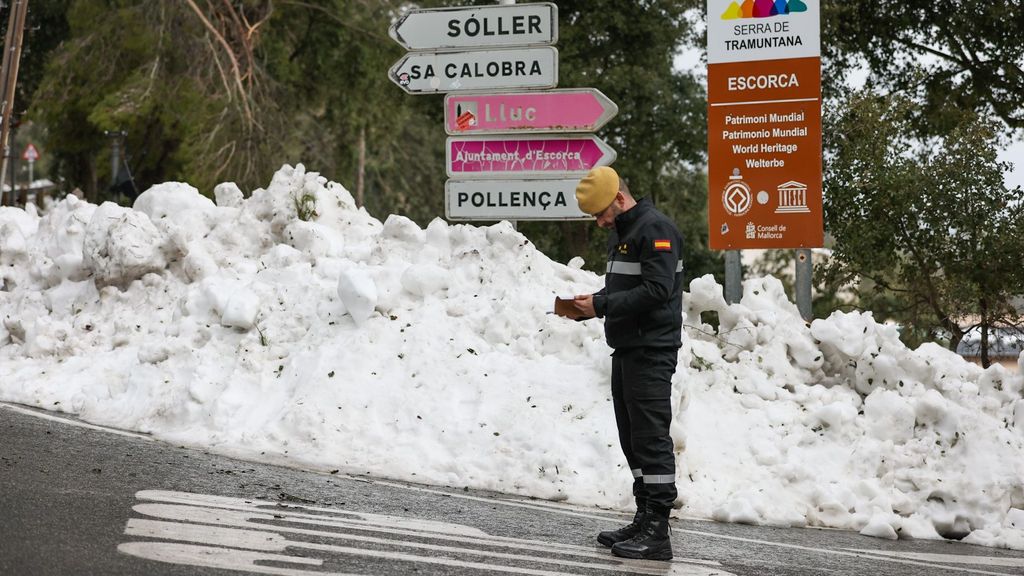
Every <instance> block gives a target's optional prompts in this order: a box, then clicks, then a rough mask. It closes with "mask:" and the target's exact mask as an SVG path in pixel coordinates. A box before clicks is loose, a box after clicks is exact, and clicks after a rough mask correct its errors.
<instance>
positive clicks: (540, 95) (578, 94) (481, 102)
mask: <svg viewBox="0 0 1024 576" xmlns="http://www.w3.org/2000/svg"><path fill="white" fill-rule="evenodd" d="M618 111H619V108H618V106H616V105H615V103H614V102H612V101H611V100H609V99H608V97H607V96H605V95H604V94H602V93H601V92H600V91H599V90H596V89H594V88H570V89H566V90H548V91H543V92H517V93H507V94H465V95H449V96H447V97H446V98H445V114H444V117H445V130H447V132H448V133H449V134H453V135H454V134H474V133H487V132H491V133H496V132H593V131H594V130H597V129H598V128H600V127H601V126H604V125H605V123H606V122H608V120H610V119H612V118H613V117H615V115H616V114H617V113H618Z"/></svg>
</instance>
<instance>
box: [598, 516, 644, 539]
mask: <svg viewBox="0 0 1024 576" xmlns="http://www.w3.org/2000/svg"><path fill="white" fill-rule="evenodd" d="M643 515H644V508H643V507H642V506H640V507H638V508H637V511H636V514H635V515H634V516H633V521H632V522H630V523H629V524H626V525H625V526H623V527H622V528H619V529H618V530H605V531H604V532H601V533H600V534H598V535H597V541H598V542H599V543H601V544H604V545H605V546H607V547H609V548H611V547H612V546H613V545H614V544H616V543H618V542H625V541H626V540H629V539H630V538H632V537H634V536H636V535H637V534H639V533H640V518H641V517H642V516H643Z"/></svg>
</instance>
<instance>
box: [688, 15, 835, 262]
mask: <svg viewBox="0 0 1024 576" xmlns="http://www.w3.org/2000/svg"><path fill="white" fill-rule="evenodd" d="M819 20H820V10H819V0H708V225H709V237H710V247H711V248H713V249H716V250H737V249H747V248H752V249H759V248H812V247H819V246H822V245H823V243H824V226H823V222H822V221H823V218H822V198H821V187H822V178H821V58H820V54H821V48H820V46H821V40H820V22H819Z"/></svg>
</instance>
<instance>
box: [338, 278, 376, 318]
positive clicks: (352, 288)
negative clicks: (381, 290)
mask: <svg viewBox="0 0 1024 576" xmlns="http://www.w3.org/2000/svg"><path fill="white" fill-rule="evenodd" d="M338 297H339V298H341V302H342V304H344V305H345V309H346V310H348V313H349V315H350V316H352V320H354V321H355V323H356V325H357V326H361V325H362V324H363V323H364V322H366V320H367V319H369V318H370V315H372V314H373V309H374V307H376V306H377V286H376V284H374V282H373V279H372V278H370V276H369V275H368V274H366V273H365V272H363V271H362V270H359V269H357V268H352V269H349V270H346V271H344V272H342V273H341V276H340V277H339V278H338Z"/></svg>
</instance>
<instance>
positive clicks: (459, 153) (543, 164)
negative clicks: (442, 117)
mask: <svg viewBox="0 0 1024 576" xmlns="http://www.w3.org/2000/svg"><path fill="white" fill-rule="evenodd" d="M449 146H450V147H451V149H450V150H449V151H448V153H449V157H448V158H449V172H450V173H451V174H453V175H454V174H475V173H490V172H497V173H503V172H508V173H514V172H534V173H538V172H539V173H556V172H586V171H587V170H590V169H591V168H593V167H595V166H599V165H601V161H602V160H603V159H605V158H606V155H605V151H604V150H602V149H601V147H600V146H599V145H598V144H597V142H596V138H593V137H582V138H551V139H522V140H520V139H507V140H505V139H490V140H455V139H452V140H450V142H449Z"/></svg>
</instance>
